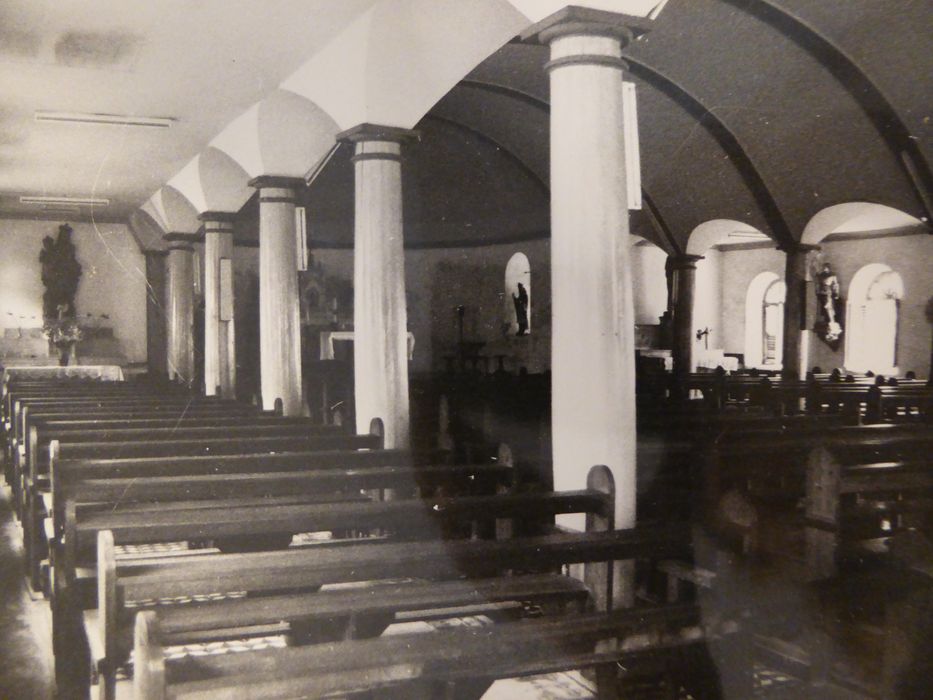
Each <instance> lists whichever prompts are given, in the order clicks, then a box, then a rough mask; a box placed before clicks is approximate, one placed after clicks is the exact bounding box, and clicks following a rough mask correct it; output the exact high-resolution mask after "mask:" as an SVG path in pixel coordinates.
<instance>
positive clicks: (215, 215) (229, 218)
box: [198, 211, 237, 224]
mask: <svg viewBox="0 0 933 700" xmlns="http://www.w3.org/2000/svg"><path fill="white" fill-rule="evenodd" d="M236 217H237V215H236V212H232V211H205V212H201V213H200V214H198V221H205V222H206V221H216V222H218V223H223V224H232V223H233V222H235V221H236Z"/></svg>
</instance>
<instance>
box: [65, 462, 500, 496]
mask: <svg viewBox="0 0 933 700" xmlns="http://www.w3.org/2000/svg"><path fill="white" fill-rule="evenodd" d="M511 472H512V468H511V467H509V466H506V465H501V464H489V465H483V466H476V465H450V466H419V467H409V466H397V467H393V466H388V467H379V466H376V467H360V468H355V469H352V470H340V469H334V470H308V471H294V472H276V471H271V472H266V473H242V474H224V475H223V477H222V478H218V476H217V475H213V474H195V475H187V476H183V477H169V476H148V477H138V478H114V479H95V478H90V479H87V480H85V481H81V482H79V483H77V484H75V485H74V486H73V487H72V496H73V497H74V498H76V499H78V500H82V499H88V498H97V499H100V500H102V501H114V500H116V499H120V500H122V501H123V502H127V503H131V502H143V501H160V500H173V499H177V498H191V499H207V498H233V497H236V496H238V495H239V496H247V495H249V496H265V495H268V496H280V495H287V494H292V493H296V492H299V491H307V492H310V491H313V490H322V491H331V492H332V491H335V490H341V489H343V490H347V491H350V490H358V489H375V488H401V487H410V486H437V485H443V484H447V483H456V482H462V481H475V480H480V479H484V478H488V479H502V478H503V477H505V476H507V475H509V474H510V473H511Z"/></svg>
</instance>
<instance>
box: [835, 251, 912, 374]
mask: <svg viewBox="0 0 933 700" xmlns="http://www.w3.org/2000/svg"><path fill="white" fill-rule="evenodd" d="M903 297H904V281H903V279H902V278H901V276H900V275H899V274H898V273H897V272H895V271H894V270H893V269H892V268H891V267H890V266H889V265H886V264H884V263H869V264H868V265H865V266H863V267H862V268H860V269H859V270H858V272H856V273H855V275H853V277H852V281H851V282H850V283H849V294H848V298H847V299H846V334H845V338H846V340H845V366H846V368H847V369H849V370H852V371H855V372H866V371H869V370H871V371H872V372H874V373H875V374H885V375H890V374H897V373H898V367H897V326H898V311H899V306H900V300H901V299H903Z"/></svg>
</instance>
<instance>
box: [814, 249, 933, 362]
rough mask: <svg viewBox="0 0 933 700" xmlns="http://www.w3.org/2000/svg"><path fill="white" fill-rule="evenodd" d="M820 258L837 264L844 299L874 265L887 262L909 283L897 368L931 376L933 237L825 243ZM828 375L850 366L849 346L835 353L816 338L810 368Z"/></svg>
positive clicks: (899, 328) (901, 319) (900, 319)
mask: <svg viewBox="0 0 933 700" xmlns="http://www.w3.org/2000/svg"><path fill="white" fill-rule="evenodd" d="M821 248H822V251H821V258H822V260H823V261H825V262H828V263H830V264H831V265H832V267H833V270H834V271H835V273H836V275H837V277H838V278H839V283H840V285H841V294H842V297H843V298H844V299H848V297H849V284H850V283H851V282H852V278H853V277H854V276H855V273H856V272H858V271H859V270H860V269H861V268H862V267H864V266H865V265H868V264H870V263H884V264H886V265H888V266H890V267H891V269H892V270H894V271H895V272H896V273H898V274H899V275H900V276H901V279H902V280H903V281H904V298H903V299H902V300H901V301H900V304H899V306H898V324H897V358H896V359H897V366H898V369H899V370H900V373H901V374H904V373H905V372H907V371H908V370H914V371H915V372H916V373H917V375H918V376H922V377H927V376H929V374H928V373H929V371H930V322H929V321H927V320H926V313H925V309H926V306H927V304H928V303H930V299H931V298H933V236H930V235H929V234H925V233H919V234H915V235H908V236H886V237H878V238H862V239H849V240H836V241H833V240H829V241H823V243H822V244H821ZM813 365H819V366H820V367H821V368H822V369H824V370H826V371H829V369H830V368H832V367H844V366H845V342H842V343H840V344H839V347H838V349H837V350H835V351H834V350H833V349H832V348H830V347H829V346H828V345H827V344H826V343H824V342H822V341H821V340H819V339H818V338H816V337H814V338H813V340H812V341H811V345H810V359H809V362H808V366H809V367H812V366H813Z"/></svg>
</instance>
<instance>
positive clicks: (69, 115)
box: [36, 110, 175, 129]
mask: <svg viewBox="0 0 933 700" xmlns="http://www.w3.org/2000/svg"><path fill="white" fill-rule="evenodd" d="M36 121H37V122H57V123H64V124H104V125H108V126H148V127H153V128H156V129H168V128H169V127H170V126H171V125H172V124H173V123H175V119H173V118H172V117H137V116H134V115H130V114H99V113H95V112H49V111H43V110H37V111H36Z"/></svg>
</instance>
